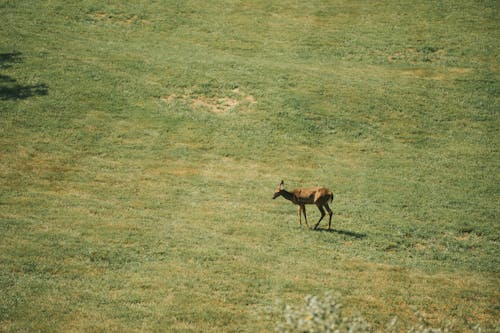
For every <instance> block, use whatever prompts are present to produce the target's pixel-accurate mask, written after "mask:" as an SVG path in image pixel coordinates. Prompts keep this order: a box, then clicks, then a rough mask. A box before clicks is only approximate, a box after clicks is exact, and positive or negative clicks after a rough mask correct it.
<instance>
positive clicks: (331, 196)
mask: <svg viewBox="0 0 500 333" xmlns="http://www.w3.org/2000/svg"><path fill="white" fill-rule="evenodd" d="M328 195H329V196H330V203H332V202H333V197H334V196H335V195H334V194H333V192H330V193H328Z"/></svg>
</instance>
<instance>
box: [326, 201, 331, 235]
mask: <svg viewBox="0 0 500 333" xmlns="http://www.w3.org/2000/svg"><path fill="white" fill-rule="evenodd" d="M325 208H326V211H327V212H328V215H330V218H329V219H328V230H330V229H331V227H332V215H333V212H332V210H331V209H330V206H328V204H327V203H325Z"/></svg>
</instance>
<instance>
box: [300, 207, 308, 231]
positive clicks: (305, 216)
mask: <svg viewBox="0 0 500 333" xmlns="http://www.w3.org/2000/svg"><path fill="white" fill-rule="evenodd" d="M300 208H301V209H302V211H303V212H304V220H305V221H306V227H307V228H309V224H308V223H307V215H306V206H305V205H300Z"/></svg>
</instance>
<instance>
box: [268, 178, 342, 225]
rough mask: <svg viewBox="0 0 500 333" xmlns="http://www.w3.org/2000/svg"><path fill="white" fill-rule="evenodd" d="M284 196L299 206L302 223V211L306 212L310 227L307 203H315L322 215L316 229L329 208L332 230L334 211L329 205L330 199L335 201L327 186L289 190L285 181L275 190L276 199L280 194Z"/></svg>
mask: <svg viewBox="0 0 500 333" xmlns="http://www.w3.org/2000/svg"><path fill="white" fill-rule="evenodd" d="M280 195H281V196H282V197H283V198H285V199H287V200H290V201H291V202H293V203H294V204H296V205H298V206H299V210H298V213H299V224H300V225H302V215H301V212H303V213H304V219H305V220H306V226H307V227H308V228H309V224H308V223H307V216H306V206H305V205H312V204H315V205H316V206H317V207H318V209H319V211H320V213H321V217H320V218H319V220H318V223H316V225H315V226H314V230H316V228H317V227H318V225H319V223H320V222H321V220H322V219H323V217H325V215H326V214H325V209H326V210H327V212H328V214H329V215H330V219H329V221H328V230H330V228H331V225H332V215H333V212H332V210H331V209H330V206H328V201H330V202H332V201H333V197H334V195H333V193H332V192H331V191H329V190H328V189H327V188H324V187H307V188H298V189H295V190H293V191H292V192H288V191H287V190H285V184H284V182H283V181H281V183H280V184H279V186H278V187H277V188H276V191H275V192H274V195H273V199H276V198H277V197H279V196H280Z"/></svg>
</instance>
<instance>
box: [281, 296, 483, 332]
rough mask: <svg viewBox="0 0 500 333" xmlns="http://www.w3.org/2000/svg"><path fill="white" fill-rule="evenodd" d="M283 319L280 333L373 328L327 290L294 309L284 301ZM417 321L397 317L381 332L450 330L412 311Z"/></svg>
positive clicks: (367, 330)
mask: <svg viewBox="0 0 500 333" xmlns="http://www.w3.org/2000/svg"><path fill="white" fill-rule="evenodd" d="M283 312H284V313H283V321H282V322H280V323H278V325H277V327H276V331H277V332H279V333H294V332H300V333H343V332H348V333H371V332H380V331H376V330H375V329H374V328H373V327H372V325H371V324H370V323H369V322H368V321H366V320H365V319H364V318H363V317H362V316H361V315H360V314H356V315H354V316H348V315H345V314H344V313H343V306H342V303H340V302H339V301H338V300H337V299H336V298H335V297H334V296H333V295H332V293H326V294H325V296H324V297H323V298H320V297H317V296H311V295H309V296H307V297H306V298H305V305H304V306H303V307H301V308H298V309H294V308H292V307H291V306H290V305H286V306H285V307H284V310H283ZM415 315H416V317H417V323H416V324H414V325H412V326H411V327H409V328H401V327H400V325H399V321H398V319H397V317H394V318H393V319H392V320H391V321H389V322H388V323H387V325H386V326H385V330H384V331H383V332H386V333H396V332H408V333H447V332H452V331H453V329H452V328H453V325H452V323H451V322H450V321H449V322H447V323H446V324H444V325H440V326H441V327H432V325H431V324H430V323H429V322H428V321H427V320H426V318H425V316H424V315H423V314H422V313H421V312H420V311H415ZM471 331H472V332H475V333H481V332H482V329H481V327H480V326H479V325H476V326H474V327H472V328H471Z"/></svg>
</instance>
